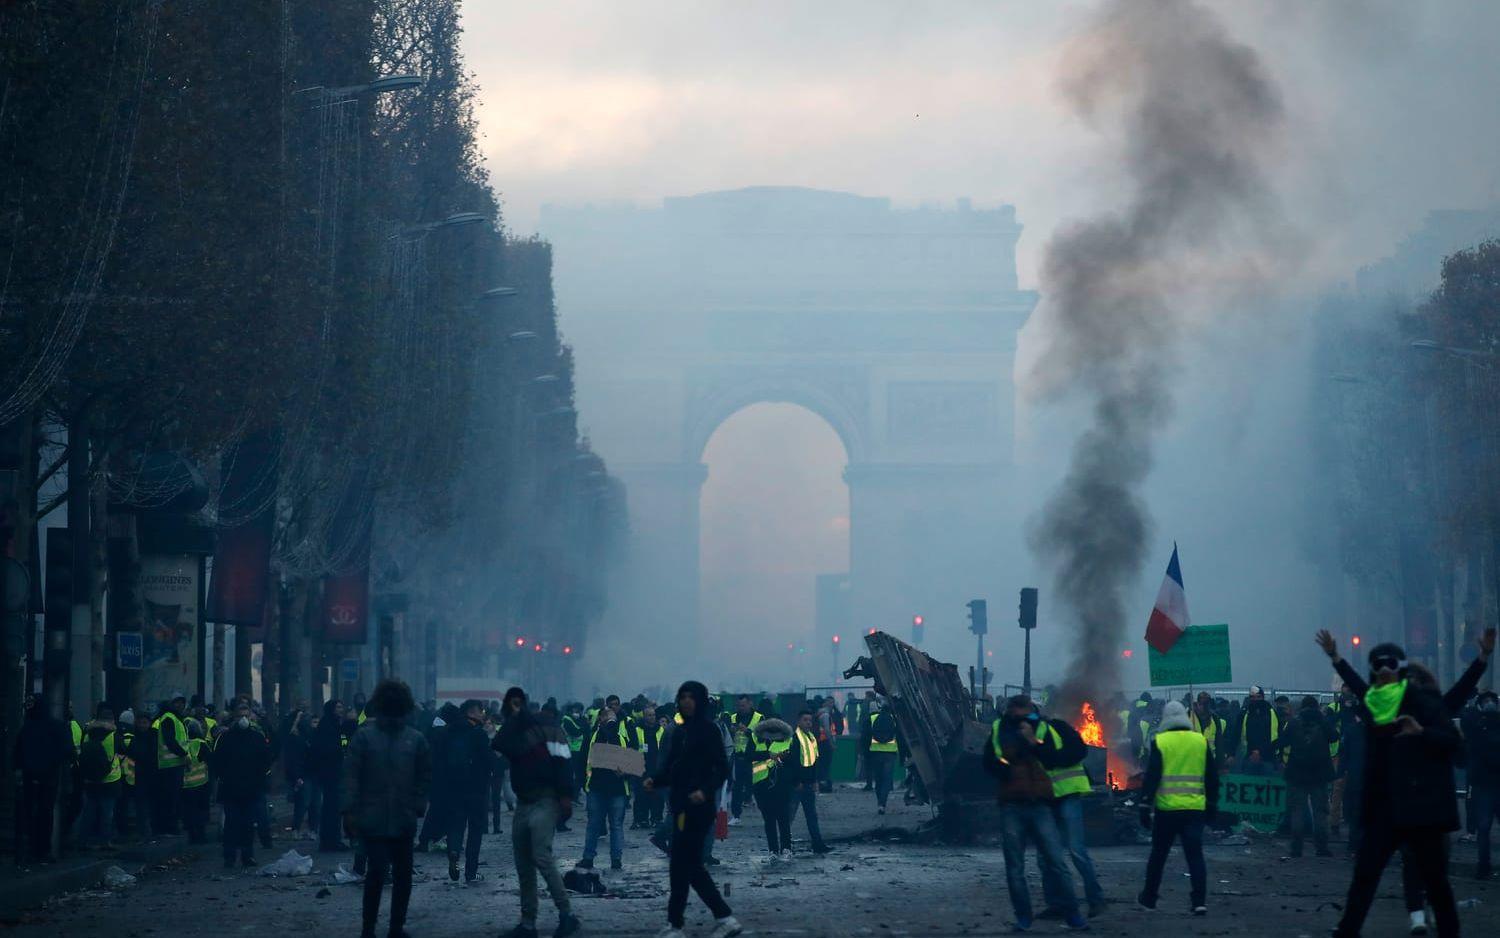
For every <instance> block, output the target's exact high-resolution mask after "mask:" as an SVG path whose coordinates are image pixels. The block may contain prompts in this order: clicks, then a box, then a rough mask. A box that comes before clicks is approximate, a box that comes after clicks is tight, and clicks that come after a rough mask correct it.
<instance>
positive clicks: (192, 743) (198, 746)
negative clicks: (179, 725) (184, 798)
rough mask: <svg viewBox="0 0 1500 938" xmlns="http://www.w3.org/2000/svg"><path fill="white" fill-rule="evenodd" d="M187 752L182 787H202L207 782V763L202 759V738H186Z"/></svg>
mask: <svg viewBox="0 0 1500 938" xmlns="http://www.w3.org/2000/svg"><path fill="white" fill-rule="evenodd" d="M187 754H188V762H187V771H186V772H184V773H182V787H183V788H184V789H189V788H202V787H203V786H204V785H207V784H208V763H207V762H204V761H203V740H201V739H190V740H188V741H187Z"/></svg>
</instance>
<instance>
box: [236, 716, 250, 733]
mask: <svg viewBox="0 0 1500 938" xmlns="http://www.w3.org/2000/svg"><path fill="white" fill-rule="evenodd" d="M234 725H235V726H238V727H239V728H240V729H242V730H248V729H249V728H250V718H249V717H240V718H239V719H238V720H235V721H234Z"/></svg>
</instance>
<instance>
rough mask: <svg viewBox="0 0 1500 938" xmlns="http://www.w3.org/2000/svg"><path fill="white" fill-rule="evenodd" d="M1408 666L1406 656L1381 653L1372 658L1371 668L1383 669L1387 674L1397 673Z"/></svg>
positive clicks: (1374, 669)
mask: <svg viewBox="0 0 1500 938" xmlns="http://www.w3.org/2000/svg"><path fill="white" fill-rule="evenodd" d="M1404 667H1406V659H1405V658H1397V657H1396V656H1395V655H1380V656H1379V657H1375V658H1371V659H1370V670H1372V671H1383V672H1385V673H1387V674H1395V673H1396V672H1397V671H1400V670H1401V669H1402V668H1404Z"/></svg>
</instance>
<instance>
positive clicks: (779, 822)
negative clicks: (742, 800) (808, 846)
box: [755, 782, 792, 853]
mask: <svg viewBox="0 0 1500 938" xmlns="http://www.w3.org/2000/svg"><path fill="white" fill-rule="evenodd" d="M791 794H792V793H791V790H790V789H789V788H788V787H787V786H786V785H777V784H775V783H774V782H762V783H761V784H759V785H756V786H755V804H756V807H758V808H760V818H761V820H762V821H763V822H765V825H766V846H767V847H768V848H770V851H771V852H772V853H778V852H780V851H781V850H783V849H785V850H790V849H792V805H791Z"/></svg>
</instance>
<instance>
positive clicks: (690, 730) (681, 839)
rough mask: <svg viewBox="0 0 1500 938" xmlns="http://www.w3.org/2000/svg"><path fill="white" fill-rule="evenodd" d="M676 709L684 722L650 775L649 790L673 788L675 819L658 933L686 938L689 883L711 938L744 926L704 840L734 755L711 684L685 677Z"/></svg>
mask: <svg viewBox="0 0 1500 938" xmlns="http://www.w3.org/2000/svg"><path fill="white" fill-rule="evenodd" d="M677 712H678V714H679V715H680V716H681V717H682V725H681V726H680V727H679V728H678V731H677V732H675V733H673V734H672V736H671V741H670V743H669V744H668V746H669V748H668V750H667V754H666V757H665V759H664V762H663V765H662V766H661V767H660V768H659V769H658V770H657V771H656V772H655V773H654V774H652V775H649V776H647V777H646V779H645V780H644V782H643V783H642V784H643V786H644V787H645V788H646V789H647V790H648V791H650V790H654V789H656V788H661V787H669V788H670V796H669V801H668V804H667V809H668V810H669V811H670V812H671V815H672V818H673V822H672V826H673V835H672V854H671V864H670V872H669V878H670V882H671V893H670V894H669V896H668V898H667V928H666V930H664V931H662V932H661V933H660V934H659V938H684V933H683V931H682V928H683V925H684V922H685V919H684V915H685V913H686V912H687V894H688V887H689V886H691V887H692V889H693V891H695V892H696V893H698V898H700V899H702V900H703V904H704V905H706V906H708V909H709V911H710V912H712V913H713V916H714V920H715V922H714V928H713V931H711V932H710V933H709V938H730V936H732V935H738V934H739V933H740V932H741V931H742V930H743V929H742V926H741V925H740V923H739V922H738V921H737V920H736V919H735V917H734V913H733V912H732V911H731V910H730V908H729V905H728V903H726V902H725V901H724V897H723V896H721V895H719V887H718V886H716V885H714V881H713V877H712V876H710V875H709V873H708V867H706V866H704V865H703V841H704V838H705V837H706V836H708V833H709V831H710V829H711V828H712V827H713V823H714V814H715V811H716V808H715V807H714V796H715V793H716V792H718V790H719V788H720V787H722V786H723V784H724V782H725V781H726V780H727V779H728V778H729V759H728V757H727V756H725V754H724V741H723V736H722V735H721V734H720V733H719V728H718V726H717V725H715V724H714V723H713V722H712V719H711V718H710V716H709V706H708V688H706V687H704V686H703V685H702V684H700V683H699V682H697V681H686V682H684V683H683V685H682V686H681V687H680V688H678V689H677Z"/></svg>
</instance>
